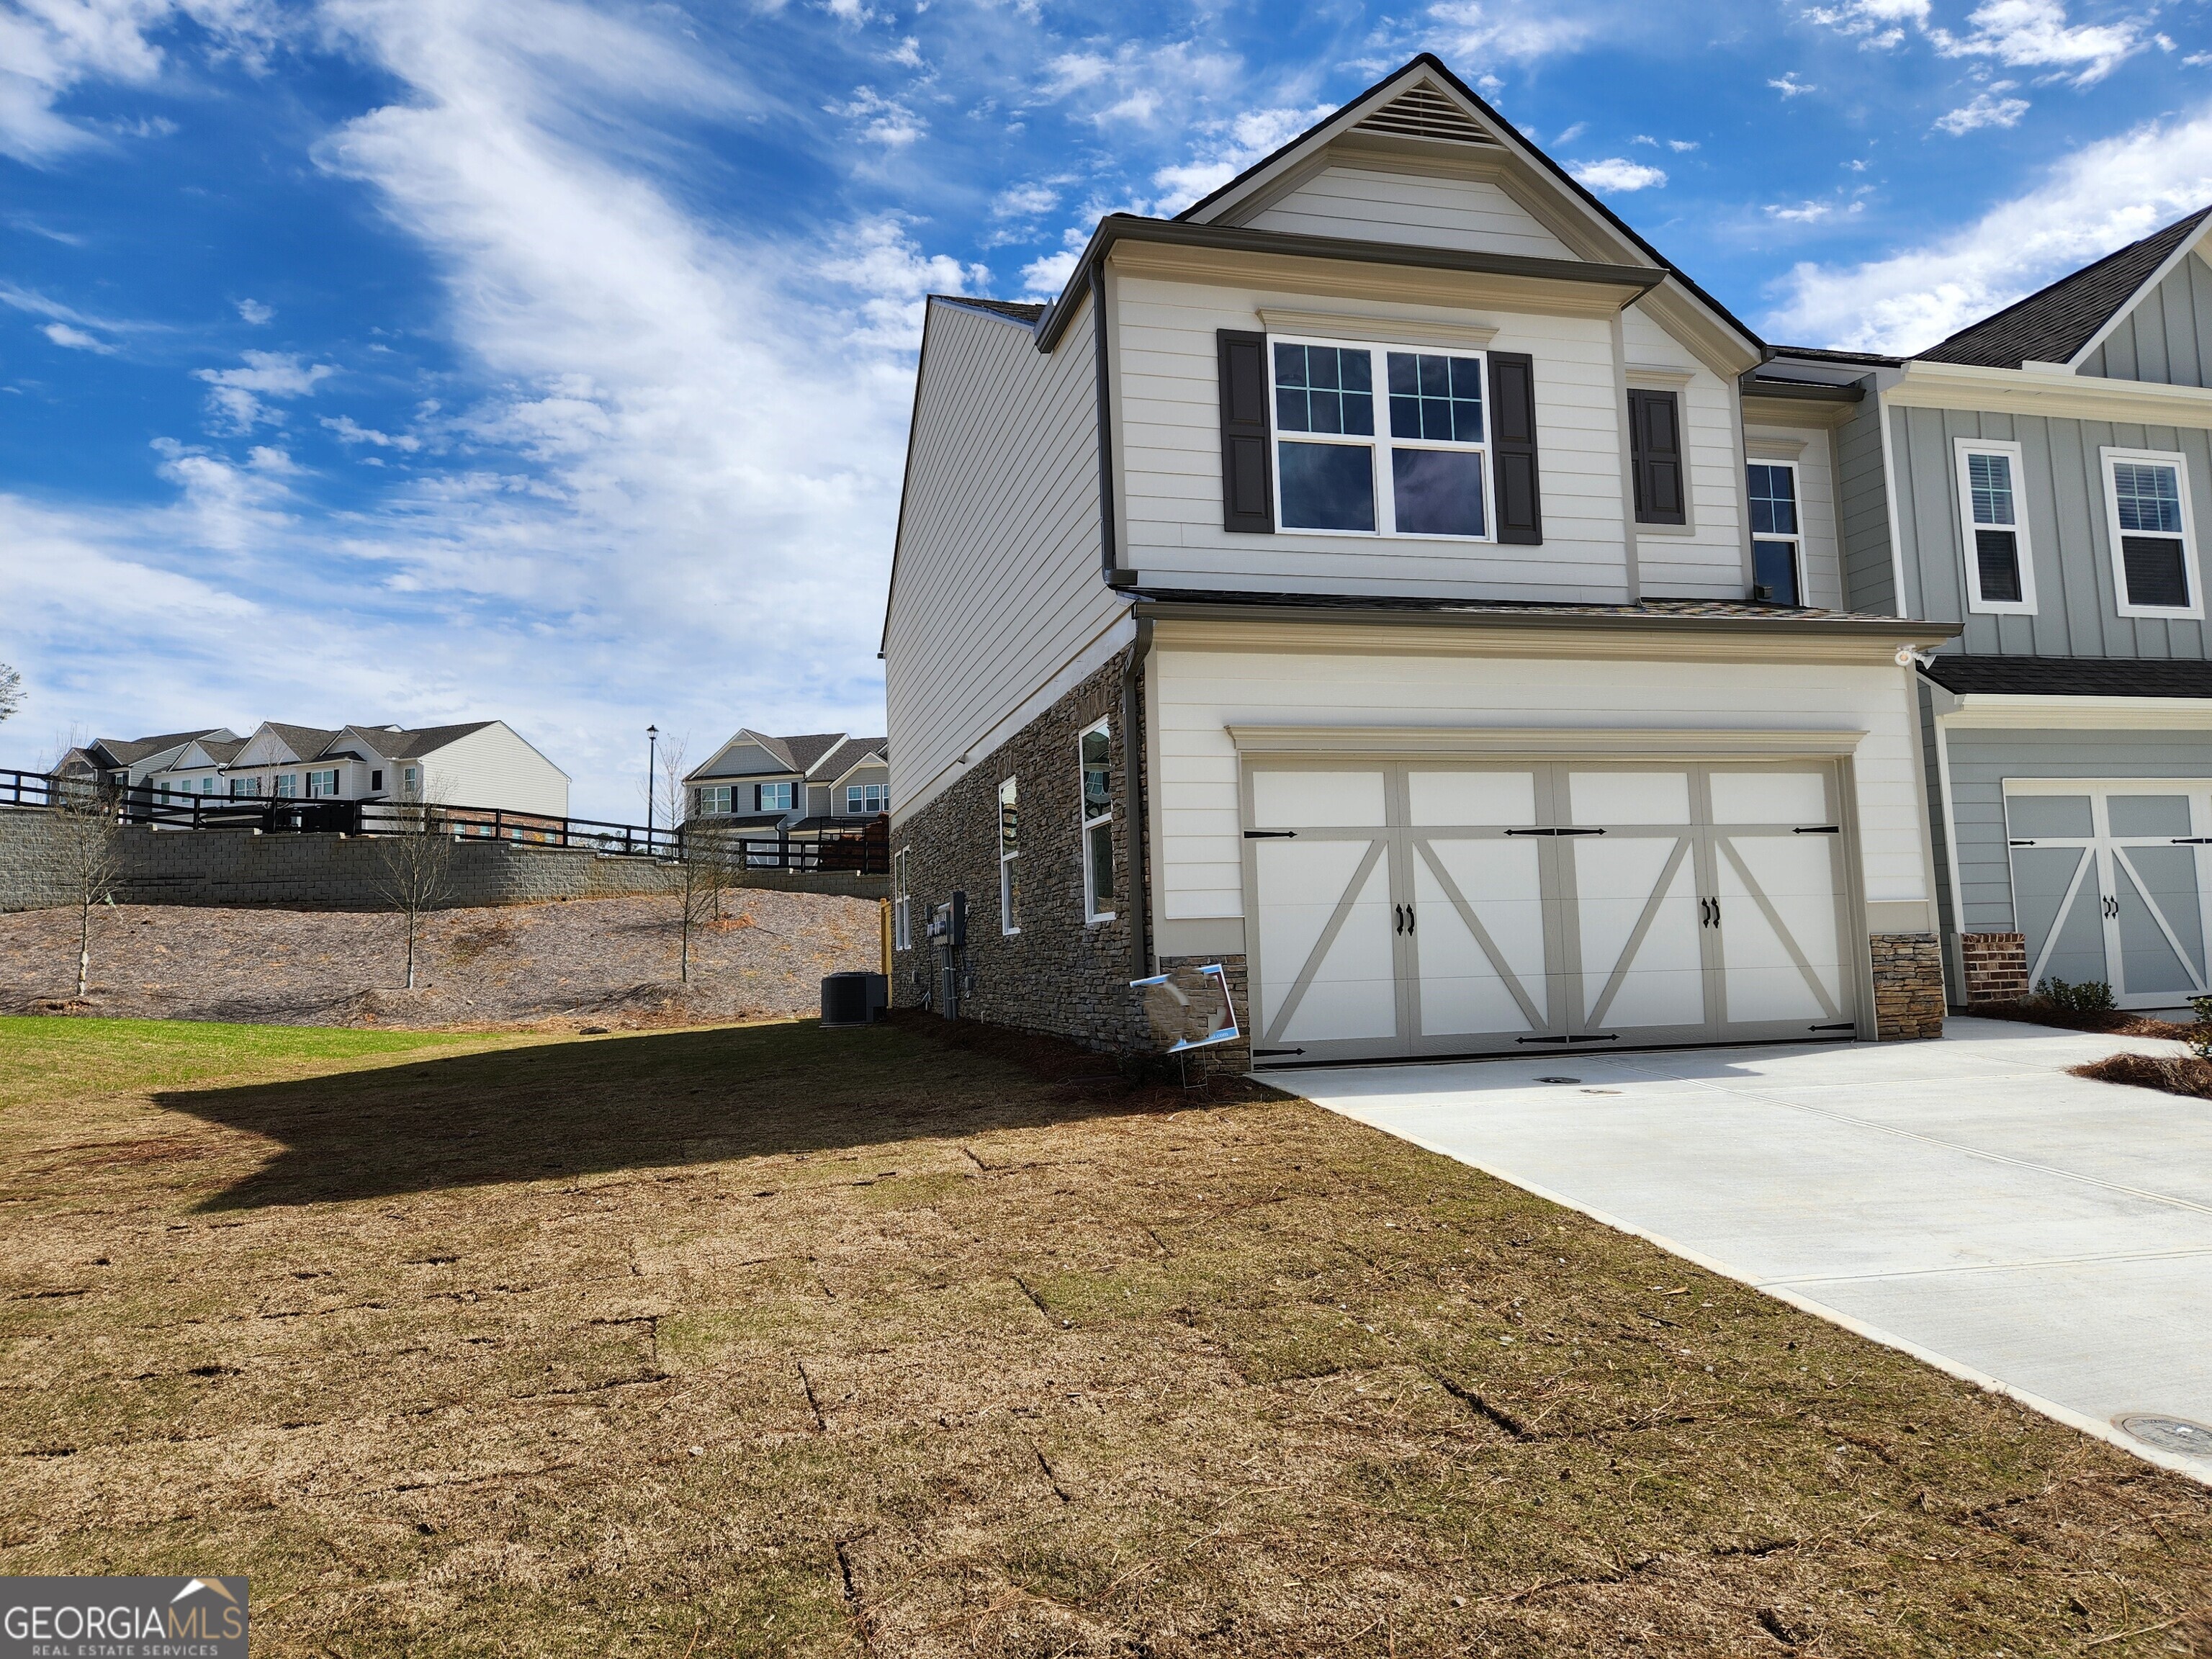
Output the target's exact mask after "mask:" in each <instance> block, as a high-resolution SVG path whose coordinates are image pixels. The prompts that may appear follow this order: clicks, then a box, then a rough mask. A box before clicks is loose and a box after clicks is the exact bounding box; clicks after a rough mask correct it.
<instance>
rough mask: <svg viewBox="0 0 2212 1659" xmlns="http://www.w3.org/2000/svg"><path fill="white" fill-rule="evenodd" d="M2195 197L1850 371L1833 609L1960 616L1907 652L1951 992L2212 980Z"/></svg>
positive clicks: (1939, 618) (2206, 415)
mask: <svg viewBox="0 0 2212 1659" xmlns="http://www.w3.org/2000/svg"><path fill="white" fill-rule="evenodd" d="M2208 252H2212V210H2205V211H2200V212H2197V213H2193V214H2191V215H2190V216H2188V217H2187V218H2185V219H2182V220H2180V221H2179V222H2176V223H2174V224H2172V225H2169V226H2167V227H2166V228H2165V229H2163V230H2160V231H2159V232H2158V233H2157V234H2154V235H2151V236H2148V237H2145V238H2144V239H2143V240H2141V241H2139V242H2136V243H2135V244H2133V245H2132V246H2128V247H2124V248H2122V249H2120V250H2119V251H2118V252H2116V253H2113V254H2112V255H2110V256H2108V257H2107V258H2103V259H2100V260H2098V261H2097V262H2096V263H2095V264H2091V265H2089V266H2087V267H2086V268H2084V269H2083V270H2079V271H2076V272H2075V273H2074V274H2073V275H2072V276H2068V277H2065V278H2064V279H2063V280H2062V281H2060V282H2057V283H2053V284H2052V285H2051V286H2050V287H2049V288H2046V289H2044V290H2042V291H2041V292H2040V293H2038V294H2034V295H2030V296H2029V297H2028V298H2027V299H2025V300H2022V301H2020V303H2019V304H2017V305H2015V306H2012V307H2008V308H2007V309H2005V310H2003V311H2001V312H1999V313H1996V315H1995V316H1992V317H1990V318H1987V319H1984V320H1983V321H1981V322H1979V323H1977V324H1975V325H1973V326H1972V327H1971V328H1968V329H1965V330H1963V331H1960V332H1959V333H1957V334H1954V335H1953V336H1952V337H1950V338H1949V339H1948V340H1945V341H1943V342H1942V343H1941V344H1938V345H1935V346H1931V347H1929V349H1927V350H1925V351H1923V352H1920V353H1919V354H1917V356H1913V357H1911V358H1910V359H1906V360H1903V361H1899V360H1897V359H1892V358H1871V357H1869V358H1857V359H1854V358H1849V357H1844V356H1838V355H1837V354H1830V353H1822V354H1802V356H1801V355H1799V354H1793V353H1790V352H1789V351H1787V350H1784V352H1782V353H1781V354H1780V356H1779V358H1778V361H1777V362H1773V363H1771V364H1769V365H1768V366H1767V368H1765V370H1763V371H1762V373H1763V374H1782V373H1784V372H1787V373H1789V374H1793V375H1804V374H1818V375H1820V376H1821V377H1824V378H1837V377H1839V376H1844V375H1851V376H1856V377H1859V378H1860V379H1861V380H1862V381H1863V384H1864V385H1865V386H1868V387H1869V389H1870V391H1871V392H1872V395H1871V396H1869V397H1867V398H1865V399H1864V401H1863V402H1862V403H1861V404H1858V405H1857V407H1856V408H1855V409H1853V410H1850V412H1849V414H1848V416H1846V418H1845V420H1844V423H1843V424H1842V425H1841V426H1840V427H1839V428H1838V438H1839V442H1838V450H1839V453H1841V455H1842V457H1843V461H1844V470H1845V473H1846V477H1847V479H1848V481H1849V483H1848V485H1847V494H1848V495H1849V498H1850V502H1851V505H1850V507H1847V509H1846V513H1847V517H1851V516H1853V515H1856V520H1855V523H1854V525H1853V526H1852V528H1851V530H1850V532H1848V539H1849V541H1850V550H1851V551H1850V557H1849V558H1848V559H1847V593H1846V597H1847V599H1848V601H1849V602H1850V604H1851V605H1855V606H1857V607H1860V608H1866V609H1881V610H1893V611H1898V612H1899V614H1901V615H1904V616H1907V617H1925V618H1929V619H1930V620H1932V621H1936V622H1942V623H1950V624H1953V625H1954V626H1959V627H1961V628H1962V629H1963V631H1962V632H1961V633H1960V635H1959V637H1958V639H1957V640H1956V641H1955V642H1954V643H1953V644H1951V645H1949V646H1948V647H1945V648H1944V649H1943V650H1942V651H1941V652H1940V653H1937V654H1936V656H1935V657H1934V659H1932V660H1931V661H1929V663H1928V664H1927V665H1926V666H1925V667H1924V668H1923V670H1922V672H1921V676H1920V688H1919V690H1920V702H1921V708H1922V711H1923V719H1924V720H1925V721H1926V725H1927V732H1928V740H1927V744H1926V750H1927V756H1928V762H1929V769H1930V780H1931V781H1930V785H1929V793H1930V796H1931V798H1932V803H1933V805H1934V808H1935V830H1936V848H1937V859H1936V873H1937V881H1938V886H1939V889H1940V891H1941V895H1942V914H1943V928H1944V933H1945V938H1946V943H1947V947H1948V949H1947V957H1948V967H1949V969H1950V974H1951V982H1952V991H1953V1000H1954V1001H1960V1000H1980V999H1983V998H1986V997H1991V996H2001V995H2009V994H2017V993H2018V992H2020V991H2022V990H2025V989H2027V988H2029V987H2032V986H2033V984H2035V983H2036V982H2038V981H2041V980H2043V979H2045V978H2046V977H2049V978H2052V979H2064V980H2068V981H2077V982H2078V981H2104V982H2105V983H2106V984H2109V985H2110V986H2111V987H2112V990H2113V991H2114V992H2115V994H2117V995H2118V1000H2119V1002H2120V1005H2121V1006H2124V1007H2136V1008H2143V1007H2160V1006H2166V1007H2171V1006H2178V1005H2180V1004H2183V1003H2185V1001H2186V1000H2187V999H2188V998H2190V997H2191V996H2193V995H2199V994H2203V993H2205V992H2206V991H2207V990H2208V989H2212V978H2209V977H2208V971H2207V959H2206V953H2207V945H2208V934H2212V660H2208V658H2212V653H2209V652H2208V650H2207V635H2206V629H2205V604H2204V586H2203V584H2204V580H2205V577H2206V574H2207V572H2206V567H2205V561H2204V555H2203V549H2204V546H2205V543H2206V538H2207V535H2208V532H2212V520H2208V518H2207V517H2206V514H2207V513H2212V267H2208V265H2207V264H2206V258H2207V255H2208Z"/></svg>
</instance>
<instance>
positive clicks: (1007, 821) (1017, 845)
mask: <svg viewBox="0 0 2212 1659" xmlns="http://www.w3.org/2000/svg"><path fill="white" fill-rule="evenodd" d="M1021 862H1022V826H1021V811H1020V808H1019V805H1018V801H1017V798H1016V791H1015V788H1014V781H1013V780H1012V778H1008V779H1007V780H1006V781H1005V782H1004V783H1002V784H1000V786H999V931H1000V933H1020V932H1021V931H1022V876H1021Z"/></svg>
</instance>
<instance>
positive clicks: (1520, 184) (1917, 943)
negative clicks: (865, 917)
mask: <svg viewBox="0 0 2212 1659" xmlns="http://www.w3.org/2000/svg"><path fill="white" fill-rule="evenodd" d="M1767 355H1768V354H1767V352H1766V350H1765V347H1764V346H1763V345H1762V343H1760V342H1759V340H1758V339H1757V338H1755V337H1753V335H1752V334H1751V332H1750V331H1748V330H1747V328H1746V327H1745V326H1744V325H1742V324H1741V323H1740V322H1739V321H1737V320H1736V319H1735V318H1734V317H1732V316H1731V315H1730V314H1729V313H1728V312H1727V310H1726V309H1724V308H1723V307H1722V306H1720V305H1719V304H1718V303H1717V301H1714V300H1713V299H1712V298H1711V296H1709V295H1706V294H1705V292H1704V291H1703V290H1702V289H1699V287H1698V286H1697V285H1696V284H1695V283H1693V282H1692V281H1691V280H1690V279H1689V278H1688V277H1687V276H1686V275H1684V273H1682V272H1681V271H1680V270H1678V269H1677V268H1675V267H1674V265H1672V264H1669V263H1668V261H1667V260H1666V259H1665V258H1662V256H1661V255H1660V254H1659V253H1658V252H1656V250H1655V249H1654V248H1653V247H1652V246H1650V244H1649V243H1647V242H1645V241H1644V240H1643V239H1642V238H1641V237H1639V236H1638V235H1637V234H1635V232H1633V231H1632V230H1631V229H1630V228H1628V227H1627V226H1626V224H1624V223H1623V222H1621V221H1620V219H1618V218H1617V217H1616V216H1613V214H1612V213H1611V212H1610V211H1608V210H1607V209H1606V208H1605V207H1603V206H1602V205H1601V204H1600V203H1598V202H1597V201H1596V199H1595V197H1592V196H1591V195H1590V194H1589V192H1588V191H1584V190H1583V188H1582V187H1581V186H1580V185H1577V184H1576V183H1575V182H1574V180H1573V179H1571V178H1570V177H1569V176H1568V175H1567V174H1566V173H1565V171H1564V170H1563V169H1562V168H1561V167H1559V165H1558V164H1557V163H1555V162H1554V161H1552V160H1551V158H1549V157H1548V156H1547V155H1544V154H1543V153H1542V152H1541V150H1540V149H1537V148H1535V147H1534V145H1533V144H1531V143H1529V142H1528V139H1527V138H1526V137H1524V136H1523V135H1522V134H1521V133H1520V132H1519V131H1517V130H1516V129H1515V128H1514V127H1513V126H1512V125H1511V124H1510V123H1509V122H1507V121H1505V120H1504V119H1503V118H1501V117H1499V116H1498V113H1497V112H1495V111H1494V110H1492V108H1490V106H1488V105H1486V103H1484V102H1483V100H1481V99H1480V98H1479V97H1477V96H1475V95H1474V94H1473V93H1472V92H1470V91H1469V90H1468V88H1467V87H1465V86H1464V85H1463V84H1462V82H1459V81H1458V80H1457V79H1456V78H1455V76H1452V75H1451V74H1450V72H1449V70H1446V69H1445V67H1444V66H1443V64H1441V63H1440V62H1438V61H1437V59H1435V58H1432V57H1429V56H1426V55H1424V56H1422V57H1420V58H1416V59H1414V60H1413V62H1411V63H1409V64H1407V65H1406V66H1405V67H1404V68H1403V69H1401V70H1398V71H1397V72H1396V73H1395V74H1393V75H1391V76H1389V77H1388V78H1387V79H1385V80H1384V81H1383V82H1380V83H1378V84H1377V85H1376V86H1375V87H1374V88H1370V90H1369V91H1367V92H1366V93H1364V94H1361V95H1360V96H1359V97H1358V98H1356V99H1354V100H1352V102H1351V103H1349V104H1347V105H1346V106H1345V107H1344V108H1342V109H1340V110H1339V111H1338V112H1336V113H1335V114H1334V115H1332V116H1330V117H1329V118H1328V119H1326V120H1324V121H1322V122H1321V123H1320V124H1319V125H1316V126H1315V127H1313V128H1312V129H1310V131H1306V132H1305V133H1303V134H1301V135H1300V136H1299V137H1297V138H1295V139H1293V140H1292V141H1291V143H1288V144H1286V145H1285V146H1284V148H1283V149H1280V150H1279V151H1277V152H1276V153H1275V154H1274V155H1270V156H1268V157H1267V158H1266V159H1265V160H1264V161H1260V162H1259V163H1257V164H1256V165H1255V166H1254V167H1251V168H1249V169H1248V170H1247V171H1246V172H1244V173H1242V174H1241V175H1239V176H1238V177H1237V178H1236V179H1232V180H1231V181H1230V182H1229V183H1228V184H1226V185H1224V186H1222V187H1221V188H1220V189H1219V190H1218V191H1214V192H1213V193H1212V195H1209V196H1208V197H1206V198H1205V199H1204V200H1202V201H1200V202H1199V203H1198V204H1195V205H1194V206H1193V207H1191V208H1190V209H1188V210H1186V211H1184V212H1183V213H1182V214H1180V215H1178V216H1176V217H1175V218H1174V219H1171V220H1160V219H1149V218H1139V217H1134V216H1127V215H1119V214H1117V215H1112V216H1108V217H1107V218H1105V219H1103V221H1101V222H1100V223H1099V224H1098V226H1097V230H1096V232H1095V234H1093V235H1092V237H1091V240H1090V242H1089V244H1088V246H1086V247H1085V250H1084V252H1083V254H1082V256H1081V258H1080V260H1079V264H1078V265H1077V267H1076V269H1075V270H1074V273H1073V276H1071V277H1070V278H1069V280H1068V282H1067V283H1066V288H1065V289H1063V291H1062V292H1061V293H1060V295H1058V297H1057V298H1055V299H1054V301H1052V302H1051V303H1050V304H1049V305H1048V306H1044V307H1033V306H1023V305H1015V304H1009V303H1006V302H1000V301H983V300H971V299H962V298H953V297H945V296H939V297H936V298H933V300H932V301H930V303H929V307H928V310H927V324H926V328H925V332H924V337H923V345H922V352H921V363H920V368H919V371H918V372H919V384H918V386H917V390H916V401H915V423H914V430H913V435H912V437H911V440H910V443H909V447H908V463H907V476H906V484H905V490H904V495H903V498H902V505H901V510H900V519H899V526H898V533H897V544H896V557H895V562H894V568H893V571H892V576H891V584H890V599H889V605H888V611H887V615H886V618H885V624H884V645H883V649H884V662H885V679H886V687H887V696H888V707H889V730H890V745H891V747H890V762H891V769H892V773H893V775H892V777H891V780H890V782H891V795H892V799H893V802H894V805H893V808H892V813H893V819H892V843H891V844H892V847H893V849H894V872H895V874H894V886H895V892H896V901H895V906H896V908H895V912H894V917H895V920H894V938H895V946H896V957H895V961H896V975H895V984H894V996H895V998H896V1000H897V1001H898V1002H899V1003H900V1004H902V1005H907V1006H915V1005H922V1006H932V1007H934V1008H937V1009H939V1011H941V1012H948V1013H951V1012H957V1013H961V1014H963V1015H970V1016H974V1017H977V1018H985V1019H988V1020H993V1021H998V1022H1002V1023H1005V1024H1013V1025H1019V1026H1025V1027H1029V1028H1031V1029H1037V1030H1052V1031H1057V1032H1062V1033H1065V1034H1067V1035H1070V1036H1075V1037H1077V1038H1079V1039H1080V1040H1082V1041H1085V1042H1091V1043H1093V1044H1096V1045H1097V1046H1101V1047H1107V1048H1142V1047H1145V1046H1147V1045H1148V1044H1149V1043H1150V1042H1151V1040H1152V1039H1151V1037H1150V1035H1149V1031H1148V1029H1147V1026H1146V1022H1145V1020H1144V1019H1143V1018H1142V1013H1141V1009H1140V1005H1139V1002H1138V1000H1136V997H1135V995H1134V994H1133V993H1132V991H1131V990H1130V988H1129V981H1131V980H1133V979H1136V978H1139V977H1143V976H1145V975H1148V974H1150V973H1152V972H1153V971H1155V970H1156V969H1165V968H1169V967H1172V966H1176V965H1199V964H1205V963H1221V964H1222V965H1223V966H1224V967H1225V969H1227V970H1228V973H1229V977H1230V980H1231V984H1232V986H1233V987H1235V994H1236V997H1237V1002H1238V1006H1239V1012H1240V1015H1242V1016H1243V1018H1245V1019H1246V1020H1247V1021H1248V1026H1247V1029H1248V1030H1249V1033H1250V1036H1251V1040H1252V1043H1253V1047H1254V1049H1255V1053H1256V1054H1257V1056H1258V1058H1259V1059H1260V1060H1262V1061H1263V1062H1267V1061H1274V1062H1279V1063H1298V1062H1302V1061H1313V1060H1327V1059H1338V1058H1347V1059H1348V1058H1358V1057H1389V1056H1397V1055H1417V1054H1462V1053H1466V1054H1475V1053H1485V1052H1500V1051H1503V1052H1512V1053H1523V1054H1525V1053H1531V1052H1534V1053H1544V1052H1572V1051H1575V1050H1577V1049H1579V1048H1583V1047H1584V1046H1587V1045H1598V1044H1603V1045H1618V1046H1621V1047H1629V1046H1634V1045H1638V1044H1651V1043H1666V1042H1705V1041H1711V1040H1715V1039H1721V1038H1726V1039H1730V1040H1741V1039H1757V1038H1792V1039H1797V1040H1804V1039H1808V1038H1823V1037H1834V1038H1838V1039H1846V1038H1860V1039H1867V1038H1872V1037H1875V1036H1882V1037H1889V1036H1913V1035H1923V1034H1928V1033H1931V1032H1932V1031H1934V1030H1936V1029H1939V1027H1940V1023H1941V1019H1942V985H1941V969H1940V951H1939V948H1938V945H1937V941H1936V911H1935V904H1936V891H1935V887H1934V873H1933V860H1932V854H1931V848H1930V842H1929V807H1928V805H1927V802H1926V799H1925V798H1924V795H1925V779H1926V773H1925V770H1924V768H1923V760H1922V757H1921V752H1920V750H1921V742H1920V731H1919V724H1918V720H1917V714H1916V711H1915V707H1914V700H1913V699H1914V692H1913V687H1912V680H1911V672H1912V670H1911V663H1912V660H1913V657H1912V653H1914V652H1916V651H1925V650H1928V649H1930V648H1932V647H1936V646H1937V645H1939V644H1941V643H1942V642H1943V641H1945V640H1946V639H1948V637H1950V636H1951V635H1953V634H1954V633H1955V632H1956V631H1957V625H1956V624H1955V623H1951V624H1946V623H1936V622H1929V623H1905V622H1900V621H1899V620H1897V619H1896V618H1894V617H1892V616H1888V615H1885V614H1857V613H1854V612H1852V611H1849V610H1847V609H1846V608H1845V606H1844V589H1845V579H1844V550H1843V540H1844V527H1843V525H1842V521H1841V515H1839V513H1838V485H1837V480H1838V477H1839V475H1840V474H1841V473H1842V471H1843V470H1844V461H1843V459H1842V457H1843V454H1844V452H1843V450H1842V449H1841V448H1840V447H1839V446H1838V430H1839V428H1842V427H1844V423H1845V422H1847V421H1848V418H1849V412H1850V411H1852V410H1857V408H1858V407H1860V406H1861V405H1862V404H1863V403H1864V402H1865V393H1864V392H1863V389H1857V388H1854V387H1851V386H1846V385H1840V384H1838V385H1827V384H1822V383H1821V382H1822V380H1823V376H1822V375H1820V374H1814V375H1811V376H1808V377H1805V378H1804V379H1803V380H1802V381H1801V380H1799V379H1797V378H1796V377H1792V376H1789V375H1781V376H1778V377H1772V378H1771V381H1770V377H1768V376H1766V375H1764V374H1754V371H1759V370H1760V369H1761V368H1762V365H1763V364H1764V363H1765V359H1766V356H1767ZM1864 373H1865V371H1864V369H1863V368H1859V369H1857V371H1856V372H1855V373H1854V374H1850V375H1843V374H1837V375H1836V376H1835V377H1834V378H1836V379H1838V380H1853V379H1857V378H1862V377H1863V374H1864ZM1747 375H1753V376H1754V379H1753V384H1752V385H1750V386H1745V385H1744V384H1743V381H1744V379H1745V377H1746V376H1747Z"/></svg>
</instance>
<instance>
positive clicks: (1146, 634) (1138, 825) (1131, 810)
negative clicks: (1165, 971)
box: [1121, 617, 1152, 979]
mask: <svg viewBox="0 0 2212 1659" xmlns="http://www.w3.org/2000/svg"><path fill="white" fill-rule="evenodd" d="M1151 654H1152V618H1151V617H1138V618H1137V639H1136V643H1134V644H1133V645H1132V646H1131V647H1129V660H1128V662H1127V664H1126V665H1124V666H1123V667H1122V670H1121V799H1122V803H1123V811H1124V812H1125V813H1126V814H1127V823H1128V837H1127V839H1128V846H1129V969H1130V972H1129V977H1130V978H1131V979H1145V978H1147V977H1149V976H1150V975H1151V974H1152V903H1151V896H1150V894H1149V893H1147V891H1146V886H1145V838H1146V821H1145V813H1144V810H1143V809H1144V799H1145V793H1144V792H1145V757H1144V744H1142V743H1141V742H1139V738H1138V733H1139V732H1141V731H1142V730H1143V726H1142V721H1141V716H1142V714H1143V713H1144V695H1143V690H1142V680H1143V677H1144V669H1145V659H1146V657H1148V656H1150V655H1151Z"/></svg>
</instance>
